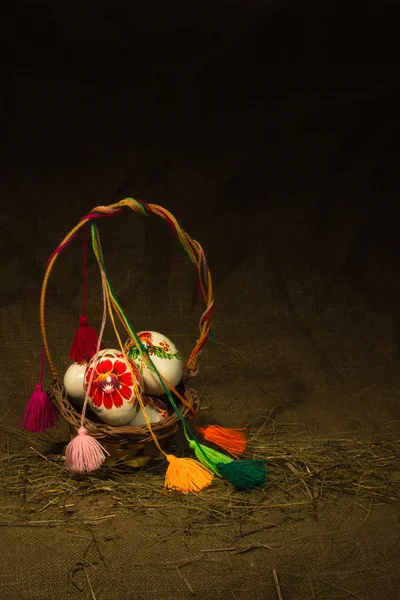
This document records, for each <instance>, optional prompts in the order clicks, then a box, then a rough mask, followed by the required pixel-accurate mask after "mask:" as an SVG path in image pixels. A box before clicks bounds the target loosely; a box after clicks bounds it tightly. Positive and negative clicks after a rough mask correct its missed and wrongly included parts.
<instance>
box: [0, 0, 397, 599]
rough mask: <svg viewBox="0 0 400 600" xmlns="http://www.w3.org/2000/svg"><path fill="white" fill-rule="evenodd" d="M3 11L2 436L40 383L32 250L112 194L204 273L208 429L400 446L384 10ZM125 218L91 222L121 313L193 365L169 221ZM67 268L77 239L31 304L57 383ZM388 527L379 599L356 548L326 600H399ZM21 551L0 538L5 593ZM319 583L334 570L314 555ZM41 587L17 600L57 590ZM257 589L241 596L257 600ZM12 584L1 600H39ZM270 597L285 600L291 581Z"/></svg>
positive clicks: (192, 308)
mask: <svg viewBox="0 0 400 600" xmlns="http://www.w3.org/2000/svg"><path fill="white" fill-rule="evenodd" d="M3 10H4V12H3V15H2V64H3V75H2V78H3V86H2V96H1V102H2V104H1V125H2V128H1V131H2V134H1V139H2V149H3V156H2V161H1V186H2V187H1V209H2V210H1V215H2V219H1V223H2V233H1V236H0V250H1V261H0V281H1V287H0V302H1V304H0V319H1V321H0V327H1V337H2V341H3V353H2V366H1V370H2V374H3V375H2V376H3V382H4V388H3V394H2V399H1V402H0V405H1V406H2V409H3V419H2V420H3V423H7V424H9V425H15V424H17V423H18V420H19V417H20V414H21V412H22V410H23V407H24V405H25V402H26V400H27V399H28V397H29V394H30V392H31V390H32V387H33V386H34V384H35V383H36V381H37V377H38V371H39V355H40V331H39V314H38V302H39V293H40V285H41V281H42V277H43V273H44V268H45V263H46V260H47V257H48V256H49V255H50V253H51V252H52V251H53V250H54V249H55V247H56V246H57V245H58V244H59V243H60V241H61V239H62V238H63V237H64V236H65V235H66V234H67V233H68V231H69V230H70V229H71V228H72V227H73V226H74V225H75V224H76V223H77V221H78V220H79V219H80V218H81V217H82V216H83V215H84V214H85V213H87V212H88V211H89V210H90V209H91V208H93V207H94V206H97V205H100V204H108V203H111V202H115V201H117V200H120V199H122V198H123V197H125V196H128V195H129V196H133V197H137V198H141V199H143V200H145V201H147V202H152V203H155V204H160V205H162V206H165V207H166V208H168V209H169V210H170V211H171V212H172V213H173V214H174V215H175V216H176V217H177V219H178V220H179V222H180V223H181V225H182V226H183V227H184V228H185V229H186V230H187V231H188V232H189V233H190V234H191V235H192V236H193V237H194V238H195V239H197V240H198V241H199V242H200V243H201V244H202V246H203V247H204V249H205V250H206V252H207V254H208V256H209V260H210V265H211V269H212V274H213V278H214V286H215V296H216V304H217V310H216V312H215V322H214V333H215V338H216V346H215V348H214V349H210V348H209V349H208V350H207V352H205V353H204V355H203V357H202V361H201V374H200V376H199V382H198V384H196V385H198V387H199V389H200V390H201V391H202V393H203V403H204V404H205V405H206V406H208V407H209V409H210V414H211V415H212V417H213V418H214V419H216V420H218V421H219V422H221V423H224V424H227V425H235V426H241V425H242V424H250V425H251V424H256V423H258V422H259V420H260V419H263V418H265V417H266V415H268V414H269V412H270V411H271V409H273V408H274V407H275V414H276V418H277V419H278V420H279V419H284V420H286V421H295V422H301V423H302V424H304V428H305V429H306V430H307V431H308V432H309V433H310V434H311V435H313V434H316V433H319V434H320V433H329V434H335V433H337V432H339V431H343V430H345V431H347V432H350V433H351V434H354V433H357V435H362V436H368V435H372V434H374V435H377V436H389V438H390V436H392V437H394V438H396V439H397V437H398V423H399V416H400V412H399V411H400V407H399V392H398V390H399V384H400V377H399V352H400V318H399V306H400V278H399V273H400V242H399V239H400V238H399V229H400V213H399V209H398V158H399V157H398V143H399V142H398V140H399V77H398V72H399V63H398V38H399V24H400V23H399V14H398V13H399V11H398V6H397V3H396V2H394V1H393V2H389V0H385V1H381V2H364V3H363V4H362V5H358V3H355V2H354V3H351V2H347V3H346V2H343V3H340V2H333V1H332V2H289V1H285V0H274V1H271V2H263V1H261V0H253V1H251V0H249V1H246V0H242V1H237V2H228V1H226V2H218V1H217V0H216V1H214V2H208V1H204V2H203V1H201V0H198V1H195V0H194V1H190V0H188V1H186V2H177V1H176V2H172V3H170V2H166V1H163V2H161V1H160V2H142V3H140V2H136V3H134V2H131V3H118V2H117V3H109V4H106V3H101V2H100V3H96V4H94V3H87V4H86V3H84V2H82V3H81V5H80V6H76V5H73V4H71V3H69V4H64V3H55V2H54V3H49V2H42V3H35V4H33V3H28V2H26V3H23V2H14V3H12V4H11V5H10V6H7V7H6V8H4V9H3ZM127 217H129V218H126V219H125V218H123V217H116V218H115V219H113V220H112V222H111V221H110V222H109V221H107V222H105V221H104V222H102V223H101V224H100V225H101V228H100V232H101V235H102V240H103V246H104V251H105V256H106V258H107V264H108V267H109V270H110V271H111V272H112V278H113V281H114V283H115V286H116V288H117V292H118V294H119V297H120V299H121V302H122V304H123V306H124V307H125V308H126V310H127V312H128V314H129V316H130V318H131V321H132V322H133V324H134V326H135V328H136V329H137V330H140V329H155V330H161V331H164V332H165V333H166V334H167V335H170V337H171V338H172V339H173V340H174V341H176V343H177V344H178V345H179V346H180V347H181V348H182V350H183V352H184V354H186V355H187V354H188V352H189V351H190V349H191V345H193V342H194V340H195V336H196V335H197V319H198V317H199V315H200V308H201V307H200V306H199V305H198V303H197V301H196V299H195V281H194V277H195V275H194V273H193V271H192V267H191V265H190V263H189V261H188V260H187V258H186V256H185V255H184V253H183V251H182V250H181V249H180V248H179V247H178V245H177V243H176V241H175V240H174V238H173V236H172V235H171V234H170V232H169V230H168V228H166V227H165V225H164V224H163V223H158V222H157V221H156V220H155V219H150V218H149V219H145V218H144V217H141V216H139V215H136V214H135V215H134V214H129V215H128V216H127ZM118 219H119V220H118ZM79 259H80V247H79V245H75V246H73V247H70V248H69V249H68V250H66V251H65V252H64V254H63V255H62V257H60V259H59V261H58V263H57V266H56V269H55V273H54V275H53V276H52V283H51V286H50V289H49V298H48V327H49V334H50V338H51V347H52V351H53V353H54V358H55V360H56V362H57V365H58V367H59V368H60V373H61V374H62V372H63V369H64V368H65V367H66V366H67V364H68V351H69V344H70V340H71V336H72V334H73V332H74V330H75V328H76V325H77V319H78V316H79V307H80V301H81V272H80V262H79ZM90 273H91V275H90V277H91V279H90V289H89V306H90V309H89V310H88V312H89V316H90V318H91V321H92V323H93V324H94V325H98V322H99V319H100V316H99V315H100V314H101V302H100V297H99V296H100V294H99V281H98V279H97V278H96V277H97V275H96V271H95V267H94V264H92V265H91V271H90ZM108 335H109V336H110V345H111V346H112V345H114V343H115V342H114V341H111V340H112V338H111V331H110V330H109V331H108ZM46 376H47V375H46ZM8 443H9V440H8ZM15 443H16V444H17V442H15ZM396 514H397V513H396ZM332 515H333V516H332ZM327 518H328V517H327ZM329 518H332V519H333V521H334V522H335V523H336V521H335V519H337V518H338V517H337V516H336V517H335V514H334V513H332V514H331V516H330V517H329ZM349 518H350V517H349ZM393 518H394V517H393V515H391V514H390V515H388V514H386V513H379V515H378V517H377V523H378V524H379V526H378V525H376V526H375V527H374V529H373V531H374V532H375V533H376V536H377V537H374V535H375V533H374V534H371V536H372V537H371V538H368V542H366V546H365V547H367V548H368V549H369V551H370V554H368V556H369V559H368V560H370V561H372V562H373V563H374V564H375V565H376V564H379V565H380V566H381V567H382V565H384V564H386V565H389V566H388V567H387V568H388V571H387V577H386V579H385V582H386V583H384V582H383V580H382V579H379V581H378V582H377V583H376V582H375V583H374V581H373V579H372V575H371V568H370V566H369V565H370V563H368V564H367V562H366V561H367V559H366V558H365V557H366V551H363V552H361V551H360V556H359V557H358V558H359V561H360V565H361V567H360V565H358V567H356V566H353V567H352V566H351V565H350V564H348V565H342V567H341V568H343V569H344V571H345V570H346V569H348V570H349V572H350V570H351V569H352V568H353V571H352V573H353V572H354V575H353V576H352V581H353V583H354V582H356V583H355V587H354V588H353V589H354V593H355V594H356V593H358V594H359V595H357V596H352V595H349V596H346V595H342V596H333V595H329V594H328V595H325V596H321V598H322V597H324V598H328V597H329V598H331V597H332V598H333V597H343V598H347V597H349V598H350V597H360V598H376V599H378V598H379V599H382V598H397V597H398V596H397V595H396V593H397V592H396V591H395V589H394V590H393V589H392V588H391V585H390V584H389V583H388V581H389V582H390V581H391V580H392V581H394V579H393V578H395V577H396V576H397V577H398V573H397V571H396V573H397V575H394V574H393V573H394V572H392V571H390V568H391V567H390V564H392V563H391V562H390V557H391V556H395V553H396V550H395V545H396V544H398V537H396V538H395V539H394V538H393V537H390V536H389V534H388V532H389V531H390V532H391V533H393V531H397V530H393ZM350 520H351V519H350ZM349 522H350V521H349ZM396 522H397V521H396ZM346 527H347V526H346ZM349 527H350V525H349ZM385 528H386V529H385ZM378 529H379V535H378V533H377V532H378ZM385 532H386V533H385ZM132 535H133V533H132ZM13 539H14V538H13ZM20 542H21V540H19V541H18V542H17V541H15V540H14V542H13V540H12V539H11V541H10V540H9V542H8V543H9V544H10V548H13V550H12V551H11V550H10V557H9V561H10V564H9V567H10V569H11V575H10V581H12V569H13V568H14V567H15V564H20V562H21V561H22V560H23V557H22V555H21V552H20V548H21V547H20ZM61 543H62V544H64V541H63V542H61ZM68 543H69V542H67V541H65V553H66V556H68V552H69V553H70V552H73V547H72V550H71V548H70V547H69V546H68ZM13 544H14V545H13ZM30 544H31V545H30V546H29V547H30V549H31V550H30V552H31V554H32V556H33V555H36V550H35V544H34V542H33V541H31V542H30ZM363 548H364V546H363ZM371 548H372V550H371ZM319 551H320V552H322V550H319ZM338 552H339V553H340V549H339V550H338ZM63 556H64V555H63ZM313 556H314V555H313V554H310V558H309V559H308V561H309V564H311V565H312V564H313V558H312V557H313ZM321 556H322V555H321ZM324 556H325V555H324ZM388 557H389V558H388ZM297 558H298V556H297V555H296V556H291V555H290V549H288V554H287V555H284V557H283V558H282V560H283V561H286V562H285V564H289V563H290V564H292V566H293V565H296V566H293V570H296V569H298V570H299V569H300V567H301V565H302V563H299V564H298V563H297V562H296V560H297ZM64 559H65V557H64V558H61V555H60V561H61V560H64ZM31 560H33V559H32V558H31ZM260 560H261V557H260ZM321 560H322V559H321ZM7 564H8V563H7ZM246 564H247V563H246ZM260 564H261V563H260ZM357 564H358V563H357ZM327 565H328V566H327ZM303 566H304V565H303ZM53 567H54V568H55V573H57V572H58V571H57V568H58V566H57V565H56V566H54V565H53ZM7 568H8V567H5V572H7ZM247 568H248V566H245V565H243V569H244V570H245V569H247ZM260 568H261V567H260ZM301 568H303V567H301ZM310 568H311V567H310ZM318 568H320V570H324V569H325V570H326V569H329V568H330V567H329V560H328V558H327V562H326V563H323V564H322V563H321V564H320V565H319V567H318ZM363 568H364V571H363ZM382 568H383V567H382ZM393 568H394V567H393ZM221 569H222V571H221V573H223V575H221V580H220V582H219V583H217V584H216V587H215V586H214V588H213V590H214V591H213V592H212V593H213V598H216V597H218V598H221V599H222V598H223V599H225V598H233V597H235V598H236V597H237V598H239V597H240V598H245V597H249V596H246V593H247V592H243V594H244V595H240V594H239V592H238V591H236V596H232V595H229V594H230V591H229V590H230V589H232V585H231V584H230V583H229V582H230V577H231V575H232V573H231V570H230V566H229V565H225V567H221ZM357 569H359V570H358V571H357ZM344 571H343V572H344ZM61 572H62V570H61ZM357 573H358V574H357ZM360 573H362V575H360ZM367 573H368V574H370V576H371V579H370V580H368V576H369V575H367ZM125 576H126V577H128V575H126V574H125ZM375 576H376V574H375ZM5 577H6V578H7V576H5ZM57 577H58V575H54V580H53V579H51V578H50V579H49V580H46V581H47V583H46V585H45V587H44V588H41V591H39V588H38V589H36V588H35V596H34V597H35V598H53V597H59V596H57V595H56V594H57V593H58V590H59V587H58V586H59V585H60V584H59V582H58V581H59V580H58V579H57ZM60 577H61V575H60ZM132 577H133V575H132ZM259 577H261V579H260V580H259V581H258V583H257V585H258V584H260V585H259V586H258V587H257V585H256V584H255V587H254V592H253V593H252V597H254V598H256V597H257V598H258V597H259V598H260V599H261V598H266V597H267V596H265V593H266V591H265V590H266V588H265V589H264V591H263V588H262V581H263V579H262V575H259ZM7 581H8V580H7ZM21 581H22V580H21ZM24 581H25V580H24ZM60 581H61V580H60ZM367 581H369V583H368V585H367V583H366V582H367ZM260 582H261V583H260ZM134 584H135V585H136V584H137V582H134V579H133V580H132V585H134ZM364 584H365V587H363V585H364ZM21 585H22V584H21ZM35 585H36V584H35ZM38 585H39V584H38ZM163 585H164V588H163V589H164V592H165V596H162V598H164V597H165V598H170V597H175V598H178V597H179V598H181V597H182V598H186V597H189V596H186V594H187V593H188V592H187V588H186V587H185V585H184V584H182V586H183V587H182V589H181V588H179V590H180V591H179V590H178V588H177V587H176V583H171V587H170V588H169V587H168V584H163ZM357 585H359V586H360V587H357ZM385 585H386V586H387V587H385ZM165 586H166V587H165ZM260 586H261V587H260ZM374 586H375V587H376V589H375V587H374ZM28 587H29V586H28ZM394 588H396V586H395V585H394ZM4 589H6V588H4ZM7 589H8V590H9V591H8V592H7V593H8V594H11V591H10V589H11V588H7ZM23 589H25V588H24V587H23V585H22V587H21V586H20V588H19V590H20V592H19V593H20V594H22V595H20V596H16V597H24V598H30V597H33V596H30V595H29V591H26V590H25V591H21V590H23ZM32 589H33V588H32ZM140 589H141V588H140ZM143 589H144V588H143ZM235 589H237V588H235ZM268 589H269V588H268ZM216 590H217V591H218V593H219V594H220V595H219V596H216V594H217V591H216ZM257 590H258V591H257ZM271 590H273V588H271ZM71 593H72V592H71ZM110 593H111V592H110ZM118 593H119V596H115V597H118V598H125V597H126V598H131V597H136V596H132V595H130V593H129V592H126V595H124V594H123V592H121V591H120V592H118ZM142 593H143V594H144V593H145V592H142ZM149 593H150V592H149ZM160 593H161V592H160V590H158V591H157V594H158V597H159V598H161V596H160ZM169 593H170V594H175V596H170V595H168V594H169ZM178 593H182V595H179V596H178V595H177V594H178ZM271 593H272V592H271ZM333 593H334V592H332V594H333ZM24 594H25V595H24ZM53 594H54V595H53ZM210 594H211V591H210ZM257 594H260V595H258V596H257ZM287 594H288V597H289V598H300V597H303V596H301V595H300V590H299V588H298V587H296V583H293V587H289V590H288V591H287ZM290 594H292V595H290ZM363 594H364V595H363ZM383 594H384V595H383ZM391 594H394V595H391ZM3 597H4V598H5V597H6V596H4V595H3ZM7 597H9V598H11V597H14V596H11V595H9V596H7ZM65 597H67V596H65ZM68 597H71V598H73V597H75V595H71V596H68ZM107 597H108V598H111V597H114V596H111V595H110V596H107ZM142 597H147V596H142ZM148 597H149V598H150V597H152V596H151V595H149V596H148ZM199 597H204V598H206V597H207V598H208V597H209V596H208V595H207V593H206V591H204V590H203V596H199ZM270 597H271V598H272V597H273V596H270ZM304 597H309V596H307V595H305V596H304ZM285 600H286V596H285Z"/></svg>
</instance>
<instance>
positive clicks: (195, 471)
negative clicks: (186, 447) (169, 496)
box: [165, 454, 213, 494]
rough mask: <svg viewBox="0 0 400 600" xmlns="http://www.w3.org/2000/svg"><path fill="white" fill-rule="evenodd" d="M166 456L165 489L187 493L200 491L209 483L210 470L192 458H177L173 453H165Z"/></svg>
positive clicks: (210, 478) (210, 477)
mask: <svg viewBox="0 0 400 600" xmlns="http://www.w3.org/2000/svg"><path fill="white" fill-rule="evenodd" d="M166 458H167V460H168V462H169V465H168V469H167V472H166V474H165V487H166V488H167V489H169V490H179V491H180V492H183V493H184V494H188V493H189V492H200V491H201V490H204V489H205V488H207V487H209V486H210V485H211V483H212V480H213V474H212V472H211V471H210V470H209V469H207V468H206V467H203V465H201V464H200V463H199V462H197V461H196V460H193V458H178V457H176V456H174V455H173V454H167V456H166Z"/></svg>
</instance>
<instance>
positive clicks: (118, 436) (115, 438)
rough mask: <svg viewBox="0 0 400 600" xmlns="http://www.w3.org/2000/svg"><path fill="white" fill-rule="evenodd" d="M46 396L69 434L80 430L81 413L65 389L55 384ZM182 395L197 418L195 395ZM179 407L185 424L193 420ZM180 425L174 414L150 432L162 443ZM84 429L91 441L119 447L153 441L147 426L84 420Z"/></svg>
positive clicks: (189, 391) (190, 390)
mask: <svg viewBox="0 0 400 600" xmlns="http://www.w3.org/2000/svg"><path fill="white" fill-rule="evenodd" d="M49 394H50V396H51V397H52V398H53V400H54V402H55V403H56V405H57V407H58V410H59V412H60V415H61V417H62V418H63V419H64V420H65V421H66V422H67V423H68V425H69V426H70V428H71V429H72V430H75V431H76V432H77V431H78V429H79V427H80V426H81V413H80V412H78V411H77V410H76V408H75V407H74V406H73V405H72V404H71V402H70V401H69V399H68V396H67V394H66V392H65V388H64V385H62V384H61V383H59V382H58V381H57V382H54V383H53V384H52V386H51V388H50V390H49ZM183 395H184V397H185V399H186V401H187V402H188V403H189V404H190V406H191V407H192V408H193V410H194V412H195V414H197V413H198V411H199V408H200V401H199V397H198V395H197V392H196V391H195V390H194V389H193V388H192V387H187V386H184V391H183ZM149 397H150V398H151V397H152V396H151V395H149ZM178 407H179V409H180V411H181V413H182V415H183V417H184V418H185V420H190V418H191V417H192V416H193V414H192V411H191V410H190V408H189V407H187V406H185V405H181V406H178ZM179 425H180V419H179V417H178V415H177V414H176V413H175V412H174V413H172V414H171V415H170V416H169V417H167V418H166V419H163V420H162V421H159V422H158V423H152V425H151V429H152V431H153V433H154V435H155V436H156V437H157V439H158V440H163V439H166V438H169V437H171V436H172V435H174V434H175V433H177V432H178V430H179ZM85 427H86V429H87V430H88V433H89V434H90V435H91V436H92V437H94V438H97V439H102V440H106V441H108V442H111V443H121V442H124V441H129V442H133V441H136V442H140V443H147V442H150V441H152V440H153V438H152V437H151V435H150V432H149V429H148V427H147V425H139V426H133V425H122V426H115V425H108V424H107V423H95V422H94V421H91V420H90V419H89V418H88V417H87V416H85Z"/></svg>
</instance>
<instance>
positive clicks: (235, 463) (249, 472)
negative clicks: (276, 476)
mask: <svg viewBox="0 0 400 600" xmlns="http://www.w3.org/2000/svg"><path fill="white" fill-rule="evenodd" d="M216 467H217V470H218V471H219V473H220V474H221V475H222V476H223V477H226V478H227V479H229V481H230V482H231V483H232V484H233V485H234V486H235V488H237V489H238V490H249V489H252V488H255V487H260V486H261V485H264V483H265V482H266V481H267V475H268V470H267V464H266V461H265V460H232V461H231V462H229V463H219V464H217V465H216Z"/></svg>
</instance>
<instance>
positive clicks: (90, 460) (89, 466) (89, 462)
mask: <svg viewBox="0 0 400 600" xmlns="http://www.w3.org/2000/svg"><path fill="white" fill-rule="evenodd" d="M106 454H108V452H107V450H105V449H104V448H103V446H102V445H101V444H100V443H99V442H98V441H97V440H96V439H95V438H93V437H91V436H90V435H88V432H87V429H86V428H85V427H79V430H78V435H77V436H76V437H75V438H74V439H73V440H71V441H70V443H69V444H68V446H67V448H66V450H65V460H66V463H67V465H68V467H69V468H70V469H71V471H74V472H75V473H88V472H90V471H95V470H96V469H99V468H100V467H101V465H102V464H103V462H104V459H105V455H106Z"/></svg>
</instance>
